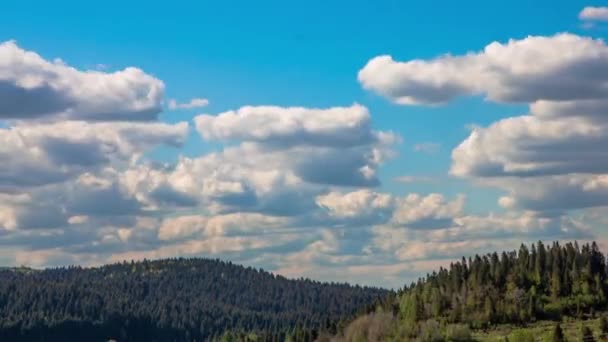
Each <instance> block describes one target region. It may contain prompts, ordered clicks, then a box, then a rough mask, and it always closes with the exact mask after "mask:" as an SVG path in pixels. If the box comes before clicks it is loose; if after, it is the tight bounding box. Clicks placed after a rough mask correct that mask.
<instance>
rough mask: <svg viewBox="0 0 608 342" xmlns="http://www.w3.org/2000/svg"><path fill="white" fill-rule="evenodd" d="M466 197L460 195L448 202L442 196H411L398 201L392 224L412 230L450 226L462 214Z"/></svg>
mask: <svg viewBox="0 0 608 342" xmlns="http://www.w3.org/2000/svg"><path fill="white" fill-rule="evenodd" d="M464 203H465V197H464V196H463V195H459V196H458V197H456V198H455V199H454V200H452V201H447V200H446V199H445V197H444V196H443V195H441V194H437V193H433V194H429V195H427V196H421V195H419V194H409V195H407V196H405V197H404V198H400V199H399V200H398V201H397V206H396V210H395V212H394V214H393V218H392V222H393V223H394V224H397V225H403V226H407V227H409V228H412V229H432V228H442V227H446V226H450V225H451V224H452V220H453V218H454V217H457V216H459V215H461V214H462V211H463V208H464Z"/></svg>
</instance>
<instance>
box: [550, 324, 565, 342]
mask: <svg viewBox="0 0 608 342" xmlns="http://www.w3.org/2000/svg"><path fill="white" fill-rule="evenodd" d="M552 341H553V342H564V341H565V338H564V331H563V330H562V326H561V325H560V324H559V323H557V324H556V325H555V329H553V337H552Z"/></svg>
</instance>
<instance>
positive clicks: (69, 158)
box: [0, 121, 188, 192]
mask: <svg viewBox="0 0 608 342" xmlns="http://www.w3.org/2000/svg"><path fill="white" fill-rule="evenodd" d="M187 130H188V125H187V123H185V122H183V123H179V124H175V125H170V124H164V123H132V122H115V123H87V122H84V121H64V122H57V123H51V124H33V125H31V124H28V125H17V126H12V127H9V128H0V158H1V159H2V160H3V161H4V162H3V163H2V165H0V192H1V191H2V190H3V189H4V190H5V191H8V190H11V189H12V190H13V191H15V190H18V189H19V188H22V187H27V186H40V185H45V184H50V183H56V182H61V181H65V180H67V179H69V178H70V177H75V176H77V175H79V174H82V173H84V172H87V171H91V170H96V169H99V168H102V167H104V166H106V165H109V164H110V162H112V161H119V160H123V161H129V160H130V159H132V158H134V157H136V156H138V155H141V154H142V153H144V152H146V151H148V150H150V149H151V148H153V147H155V146H156V145H159V144H165V145H169V146H180V145H181V144H182V143H183V142H184V139H185V137H186V135H187Z"/></svg>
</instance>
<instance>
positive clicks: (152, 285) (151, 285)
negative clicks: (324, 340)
mask: <svg viewBox="0 0 608 342" xmlns="http://www.w3.org/2000/svg"><path fill="white" fill-rule="evenodd" d="M388 293H389V292H388V291H386V290H381V289H375V288H366V287H359V286H350V285H347V284H333V283H332V284H327V283H320V282H315V281H310V280H304V279H299V280H290V279H286V278H284V277H281V276H276V275H273V274H271V273H268V272H264V271H261V270H256V269H253V268H245V267H242V266H237V265H233V264H231V263H226V262H222V261H218V260H207V259H167V260H159V261H142V262H134V263H133V262H132V263H121V264H114V265H107V266H103V267H98V268H80V267H69V268H56V269H47V270H40V271H37V270H30V269H27V268H19V269H6V268H5V269H2V270H0V340H1V341H105V340H108V339H116V340H118V341H202V340H208V339H213V338H214V337H219V336H221V335H222V333H223V332H224V331H226V330H230V331H235V332H239V331H245V332H262V331H263V334H262V335H264V336H266V338H267V339H274V340H283V339H284V337H285V336H286V333H288V332H289V333H292V334H293V335H295V334H296V333H297V334H298V336H300V339H307V340H308V339H312V338H313V337H314V335H316V332H317V331H319V330H329V331H331V330H332V329H334V328H335V325H336V324H337V323H338V322H339V321H340V320H342V319H347V318H350V317H352V316H353V315H354V314H355V313H356V312H357V310H358V309H360V308H362V307H365V306H368V305H369V304H371V303H373V302H374V301H375V300H376V299H378V298H381V297H384V296H385V295H387V294H388ZM296 327H297V329H295V328H296ZM295 330H297V331H295Z"/></svg>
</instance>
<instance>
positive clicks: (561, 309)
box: [399, 242, 608, 329]
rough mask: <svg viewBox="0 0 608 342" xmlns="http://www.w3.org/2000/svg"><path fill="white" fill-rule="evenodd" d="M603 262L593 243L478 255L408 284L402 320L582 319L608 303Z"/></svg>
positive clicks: (477, 325) (478, 325)
mask: <svg viewBox="0 0 608 342" xmlns="http://www.w3.org/2000/svg"><path fill="white" fill-rule="evenodd" d="M607 279H608V275H607V268H606V260H605V257H604V255H603V254H602V253H601V252H600V251H599V249H598V247H597V245H596V244H595V243H592V244H586V245H583V246H582V247H579V246H578V244H576V243H575V244H572V243H568V244H566V245H564V246H561V245H560V244H559V243H557V242H556V243H554V244H553V245H552V246H550V247H546V246H544V244H543V243H542V242H538V244H536V245H532V246H530V247H527V246H525V245H522V246H521V247H520V249H519V251H513V252H510V253H502V255H501V256H500V257H499V256H498V254H497V253H493V254H488V255H484V256H479V255H476V256H474V257H472V258H469V259H468V260H467V259H464V258H463V260H462V261H461V262H456V263H453V264H451V265H450V267H449V268H448V269H444V268H441V269H440V270H439V271H438V272H433V273H432V274H429V275H428V276H427V277H426V278H424V279H420V280H419V281H418V282H416V283H414V284H412V285H411V286H409V287H406V288H405V290H404V291H403V293H402V294H401V297H400V298H399V312H400V317H401V319H402V324H405V325H407V326H412V325H413V324H414V322H421V321H426V320H429V319H436V320H440V321H446V322H448V323H466V324H469V325H470V326H471V327H472V328H474V329H485V328H487V327H489V326H492V325H495V324H500V323H515V324H525V323H530V322H534V321H537V320H547V319H549V320H558V319H560V318H561V317H562V316H564V315H567V316H575V317H582V316H585V315H590V314H592V313H593V312H594V311H595V310H598V309H601V308H604V307H606V306H607V305H608V302H607V301H606V296H605V293H606V292H607V290H608V284H607V282H606V280H607Z"/></svg>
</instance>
